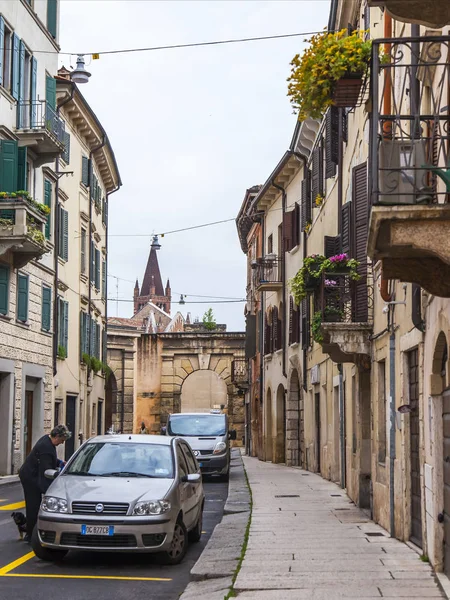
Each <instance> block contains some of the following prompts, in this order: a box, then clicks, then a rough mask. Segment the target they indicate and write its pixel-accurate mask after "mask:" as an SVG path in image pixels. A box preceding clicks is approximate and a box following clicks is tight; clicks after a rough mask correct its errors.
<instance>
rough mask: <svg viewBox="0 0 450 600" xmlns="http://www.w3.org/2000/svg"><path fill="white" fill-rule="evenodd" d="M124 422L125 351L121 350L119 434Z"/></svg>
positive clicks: (121, 431)
mask: <svg viewBox="0 0 450 600" xmlns="http://www.w3.org/2000/svg"><path fill="white" fill-rule="evenodd" d="M124 421H125V349H124V348H122V402H121V404H120V433H123V427H124Z"/></svg>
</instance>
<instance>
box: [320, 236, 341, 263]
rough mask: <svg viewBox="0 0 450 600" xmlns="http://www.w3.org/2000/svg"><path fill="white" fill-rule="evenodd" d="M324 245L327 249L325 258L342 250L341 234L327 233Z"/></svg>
mask: <svg viewBox="0 0 450 600" xmlns="http://www.w3.org/2000/svg"><path fill="white" fill-rule="evenodd" d="M323 247H324V250H325V258H331V257H332V256H336V254H339V253H340V250H341V236H340V235H336V236H334V237H333V236H329V235H326V236H325V237H324V240H323Z"/></svg>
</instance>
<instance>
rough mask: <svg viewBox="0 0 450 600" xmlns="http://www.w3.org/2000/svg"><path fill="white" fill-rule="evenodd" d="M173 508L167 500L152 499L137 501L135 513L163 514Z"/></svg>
mask: <svg viewBox="0 0 450 600" xmlns="http://www.w3.org/2000/svg"><path fill="white" fill-rule="evenodd" d="M170 508H171V506H170V502H167V500H151V501H150V502H136V505H135V507H134V509H133V515H140V516H142V515H162V514H163V513H165V512H167V511H169V510H170Z"/></svg>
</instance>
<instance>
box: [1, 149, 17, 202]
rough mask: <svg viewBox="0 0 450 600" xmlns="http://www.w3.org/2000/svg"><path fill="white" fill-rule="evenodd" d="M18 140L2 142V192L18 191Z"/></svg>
mask: <svg viewBox="0 0 450 600" xmlns="http://www.w3.org/2000/svg"><path fill="white" fill-rule="evenodd" d="M17 163H18V149H17V142H16V141H14V140H13V141H11V140H2V141H1V142H0V192H10V193H11V192H17Z"/></svg>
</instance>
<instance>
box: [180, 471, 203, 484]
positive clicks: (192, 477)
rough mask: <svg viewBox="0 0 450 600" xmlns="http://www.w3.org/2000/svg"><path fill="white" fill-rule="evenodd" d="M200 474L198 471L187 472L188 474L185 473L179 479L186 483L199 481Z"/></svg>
mask: <svg viewBox="0 0 450 600" xmlns="http://www.w3.org/2000/svg"><path fill="white" fill-rule="evenodd" d="M201 479H202V476H201V475H200V473H189V475H185V476H184V477H182V478H181V481H183V482H187V483H200V481H201Z"/></svg>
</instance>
